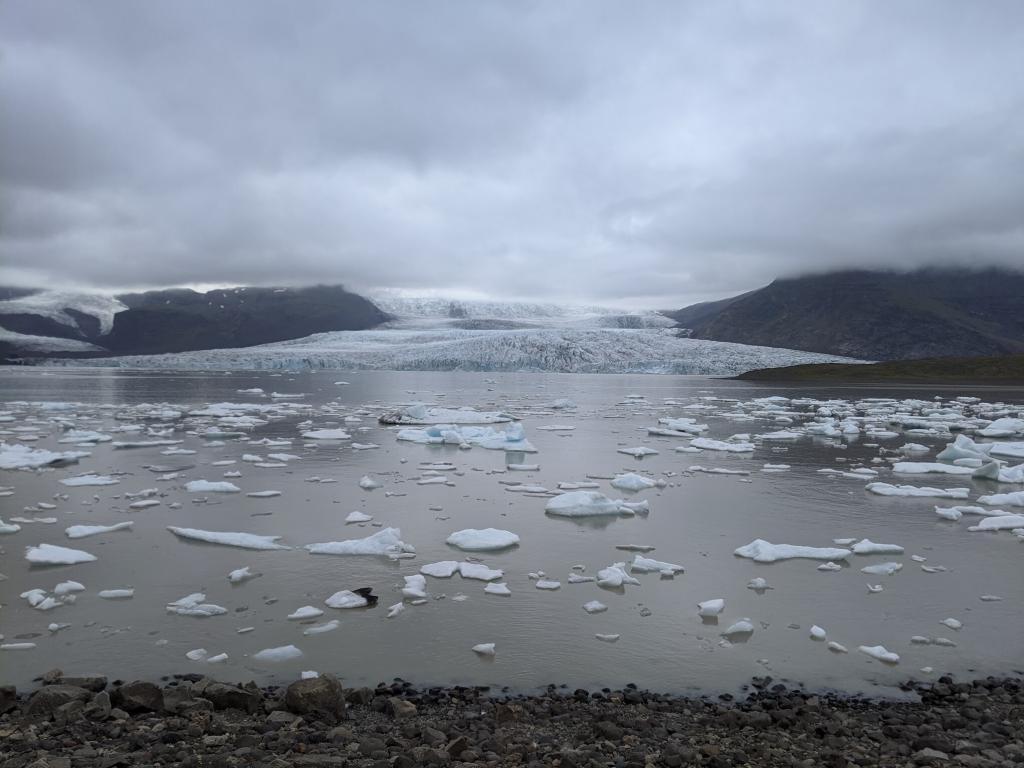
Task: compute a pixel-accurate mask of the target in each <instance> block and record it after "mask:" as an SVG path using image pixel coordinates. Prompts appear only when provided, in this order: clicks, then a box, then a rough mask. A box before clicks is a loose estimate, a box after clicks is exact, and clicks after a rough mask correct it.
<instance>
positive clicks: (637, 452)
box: [617, 445, 658, 459]
mask: <svg viewBox="0 0 1024 768" xmlns="http://www.w3.org/2000/svg"><path fill="white" fill-rule="evenodd" d="M617 452H618V453H624V454H625V455H627V456H632V457H633V458H634V459H642V458H643V457H644V456H657V455H658V452H657V451H656V450H654V449H653V448H648V447H647V446H645V445H639V446H637V447H636V448H619V449H618V451H617Z"/></svg>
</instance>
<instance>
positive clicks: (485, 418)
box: [378, 403, 512, 425]
mask: <svg viewBox="0 0 1024 768" xmlns="http://www.w3.org/2000/svg"><path fill="white" fill-rule="evenodd" d="M378 421H380V423H381V424H389V425H391V424H503V423H507V422H510V421H512V416H510V415H509V414H507V413H502V412H501V411H477V410H474V409H473V408H441V407H436V406H429V405H427V404H426V403H413V404H411V405H408V406H406V407H404V408H403V409H401V410H399V411H394V412H392V413H385V414H383V415H382V416H381V417H380V418H379V419H378Z"/></svg>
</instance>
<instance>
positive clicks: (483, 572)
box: [459, 562, 505, 581]
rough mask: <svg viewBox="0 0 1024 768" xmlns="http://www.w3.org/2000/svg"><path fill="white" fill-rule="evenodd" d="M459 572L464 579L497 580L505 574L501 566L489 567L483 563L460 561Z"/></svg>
mask: <svg viewBox="0 0 1024 768" xmlns="http://www.w3.org/2000/svg"><path fill="white" fill-rule="evenodd" d="M459 574H460V575H461V576H462V578H464V579H477V580H479V581H495V580H496V579H500V578H502V577H503V576H504V575H505V572H504V571H502V570H501V569H500V568H488V567H487V566H486V565H484V564H483V563H465V562H464V563H459Z"/></svg>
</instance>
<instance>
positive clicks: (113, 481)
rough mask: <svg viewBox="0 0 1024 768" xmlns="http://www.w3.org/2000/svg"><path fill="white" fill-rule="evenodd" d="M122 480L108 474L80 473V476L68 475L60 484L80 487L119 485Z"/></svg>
mask: <svg viewBox="0 0 1024 768" xmlns="http://www.w3.org/2000/svg"><path fill="white" fill-rule="evenodd" d="M120 482H121V481H120V480H118V479H117V478H114V477H108V476H107V475H79V476H78V477H66V478H64V479H63V480H61V481H60V484H61V485H67V486H70V487H72V488H78V487H81V486H93V485H97V486H98V485H117V484H118V483H120Z"/></svg>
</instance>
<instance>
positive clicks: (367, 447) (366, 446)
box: [296, 443, 380, 458]
mask: <svg viewBox="0 0 1024 768" xmlns="http://www.w3.org/2000/svg"><path fill="white" fill-rule="evenodd" d="M374 448H380V446H379V445H377V443H352V450H353V451H372V450H373V449H374ZM296 458H298V457H296Z"/></svg>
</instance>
